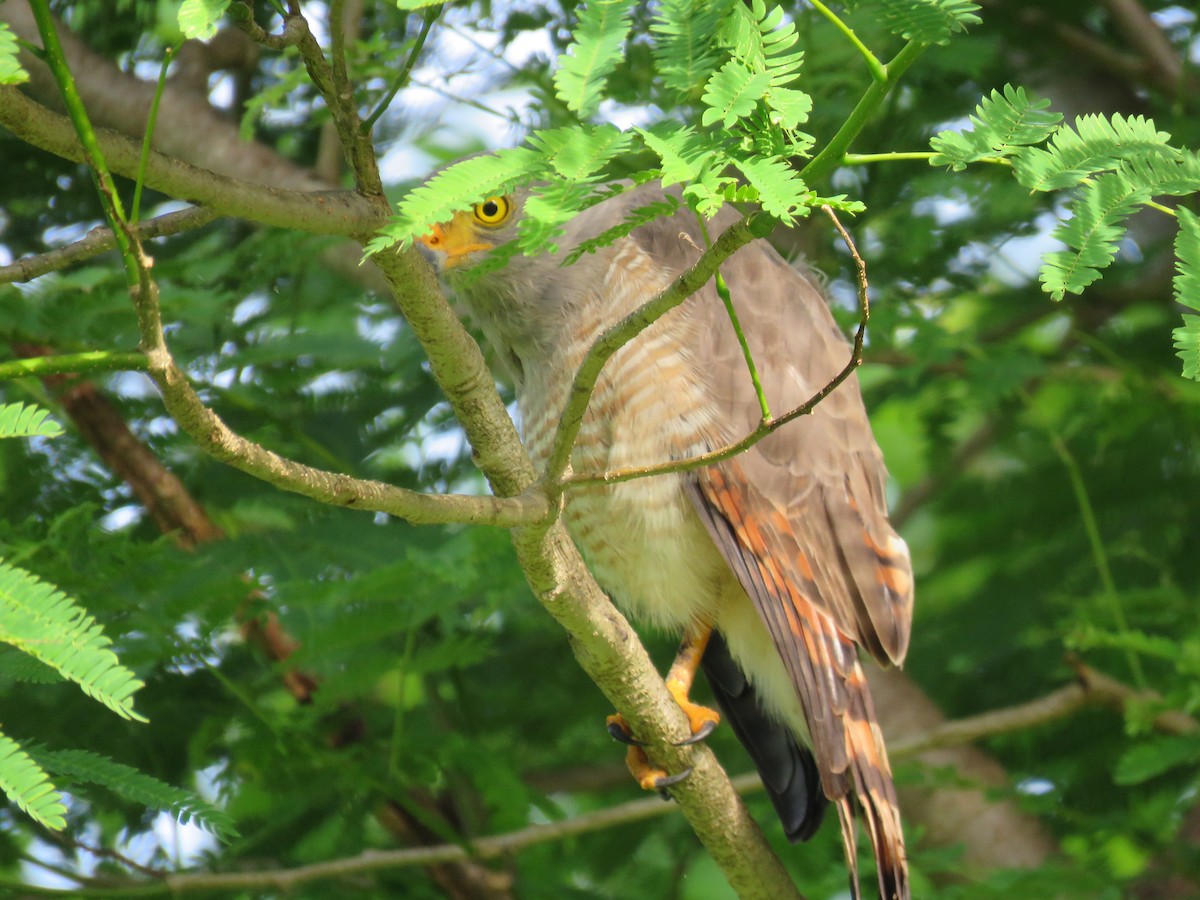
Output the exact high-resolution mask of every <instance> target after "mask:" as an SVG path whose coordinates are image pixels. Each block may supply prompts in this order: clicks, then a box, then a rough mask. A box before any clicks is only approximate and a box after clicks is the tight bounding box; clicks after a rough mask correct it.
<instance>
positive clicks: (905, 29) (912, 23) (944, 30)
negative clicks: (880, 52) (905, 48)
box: [856, 0, 983, 44]
mask: <svg viewBox="0 0 1200 900" xmlns="http://www.w3.org/2000/svg"><path fill="white" fill-rule="evenodd" d="M856 5H857V4H856ZM871 8H872V11H873V12H874V14H875V16H876V18H877V19H878V21H879V22H880V23H881V24H882V25H883V27H884V28H886V29H887V30H888V31H890V32H891V33H892V34H897V35H899V36H900V37H902V38H904V39H905V40H910V41H916V42H917V43H919V44H947V43H949V42H950V38H951V36H953V35H954V34H956V33H958V32H960V31H966V30H967V28H968V27H970V26H972V25H978V24H979V23H980V22H982V21H983V20H982V19H980V18H979V16H977V15H976V13H977V12H979V4H978V3H971V2H968V0H873V2H872V3H871Z"/></svg>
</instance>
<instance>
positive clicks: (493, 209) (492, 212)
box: [483, 200, 500, 219]
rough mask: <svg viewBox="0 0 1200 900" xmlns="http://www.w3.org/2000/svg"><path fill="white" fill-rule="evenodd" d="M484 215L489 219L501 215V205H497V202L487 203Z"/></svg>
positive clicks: (484, 207) (490, 201)
mask: <svg viewBox="0 0 1200 900" xmlns="http://www.w3.org/2000/svg"><path fill="white" fill-rule="evenodd" d="M483 214H484V215H485V216H486V217H487V218H489V219H490V218H491V217H492V216H496V215H499V214H500V205H499V204H498V203H496V201H495V200H489V201H488V202H487V203H485V204H483Z"/></svg>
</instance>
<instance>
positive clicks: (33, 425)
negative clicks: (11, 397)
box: [0, 403, 63, 438]
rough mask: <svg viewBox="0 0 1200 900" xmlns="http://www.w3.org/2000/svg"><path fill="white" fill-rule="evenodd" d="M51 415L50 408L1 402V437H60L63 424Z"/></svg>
mask: <svg viewBox="0 0 1200 900" xmlns="http://www.w3.org/2000/svg"><path fill="white" fill-rule="evenodd" d="M49 415H50V412H49V410H45V409H39V408H38V407H36V406H26V405H25V404H24V403H3V404H0V438H11V437H47V438H52V437H58V436H59V435H60V434H62V433H63V430H62V426H61V425H59V424H58V423H57V422H55V421H54V420H53V419H51V418H48V417H49Z"/></svg>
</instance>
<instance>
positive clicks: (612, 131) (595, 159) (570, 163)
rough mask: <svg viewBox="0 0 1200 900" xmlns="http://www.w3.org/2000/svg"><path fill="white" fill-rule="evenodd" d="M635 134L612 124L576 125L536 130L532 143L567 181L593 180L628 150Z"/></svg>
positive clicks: (530, 140) (530, 139)
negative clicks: (606, 166)
mask: <svg viewBox="0 0 1200 900" xmlns="http://www.w3.org/2000/svg"><path fill="white" fill-rule="evenodd" d="M632 140H633V135H632V134H630V133H629V132H625V131H621V130H620V129H619V128H616V127H615V126H613V125H573V126H568V127H565V128H553V129H550V130H547V131H535V132H534V133H533V134H532V135H531V136H530V138H529V144H530V146H531V147H533V148H534V149H535V150H537V151H539V152H540V153H541V154H542V155H543V156H544V157H545V159H546V161H547V162H548V163H549V164H550V166H551V168H553V170H554V171H555V172H556V173H557V174H558V175H560V176H562V177H563V178H565V179H567V180H568V181H576V182H584V181H594V180H595V179H596V176H597V175H598V173H599V172H600V170H601V169H602V168H603V167H604V166H605V165H607V164H608V163H609V162H611V161H612V160H613V159H615V158H616V157H617V156H620V155H621V154H622V153H624V152H625V151H626V150H628V149H629V144H630V142H631V141H632Z"/></svg>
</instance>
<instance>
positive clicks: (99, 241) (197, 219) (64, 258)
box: [0, 206, 220, 284]
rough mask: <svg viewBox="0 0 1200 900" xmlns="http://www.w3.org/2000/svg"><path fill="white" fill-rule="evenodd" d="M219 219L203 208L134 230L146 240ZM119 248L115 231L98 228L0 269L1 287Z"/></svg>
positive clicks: (142, 224)
mask: <svg viewBox="0 0 1200 900" xmlns="http://www.w3.org/2000/svg"><path fill="white" fill-rule="evenodd" d="M218 218H220V214H219V213H217V212H216V211H215V210H211V209H207V208H205V207H203V206H190V207H188V208H187V209H180V210H176V211H175V212H169V213H165V214H164V215H161V216H156V217H155V218H153V219H147V220H146V221H144V222H138V223H137V225H136V226H135V227H136V228H137V234H138V237H140V238H141V239H142V240H146V239H148V238H156V237H166V236H167V235H172V234H179V233H180V232H183V231H190V230H191V229H193V228H202V227H204V226H205V225H207V224H208V223H209V222H212V221H214V220H216V219H218ZM116 246H117V239H116V235H114V234H113V231H112V229H111V228H106V227H104V226H102V225H97V226H96V227H95V228H93V229H92V230H91V231H89V232H88V233H87V236H86V237H84V238H82V239H80V240H78V241H75V242H73V243H70V244H67V245H66V246H65V247H58V248H56V249H54V250H50V251H47V252H46V253H39V254H37V255H35V256H24V257H22V258H21V259H18V260H16V261H15V262H13V263H10V264H9V265H7V266H0V284H7V283H11V282H18V283H20V282H25V281H32V280H33V279H35V278H37V277H38V276H40V275H45V274H46V273H47V272H57V271H59V270H60V269H65V268H67V267H68V266H71V265H74V264H75V263H78V262H83V261H84V260H86V259H91V258H92V257H94V256H99V255H100V254H101V253H104V252H106V251H108V250H112V249H113V248H115V247H116Z"/></svg>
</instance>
